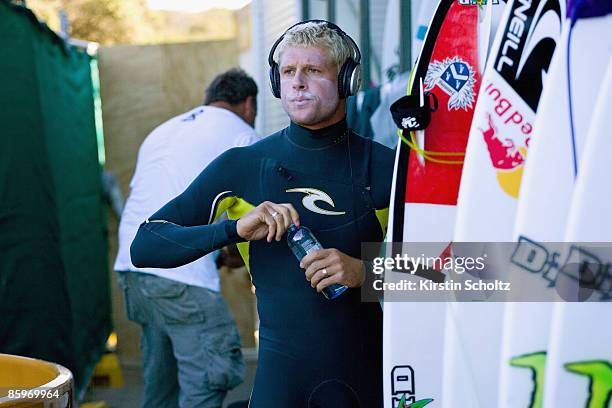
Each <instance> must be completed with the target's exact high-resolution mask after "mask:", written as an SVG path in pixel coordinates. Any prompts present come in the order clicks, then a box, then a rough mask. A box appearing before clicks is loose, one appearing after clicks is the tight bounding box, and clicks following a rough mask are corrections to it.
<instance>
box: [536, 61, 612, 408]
mask: <svg viewBox="0 0 612 408" xmlns="http://www.w3.org/2000/svg"><path fill="white" fill-rule="evenodd" d="M595 106H596V110H595V112H594V113H593V118H592V120H591V126H590V130H589V134H588V136H587V142H586V145H585V147H584V152H583V159H582V160H581V164H580V167H579V169H578V177H577V179H576V185H575V188H574V194H573V198H572V204H571V208H570V212H569V217H568V225H567V231H566V237H565V238H566V242H567V243H568V245H567V247H566V250H565V253H566V255H565V258H566V259H567V262H566V264H567V263H570V264H572V263H574V262H575V263H576V266H577V264H578V263H584V262H588V263H589V270H590V271H591V272H592V274H591V275H589V276H586V277H583V280H584V282H587V280H588V282H592V286H593V290H592V292H591V291H588V292H585V293H584V297H585V299H586V298H587V296H588V297H589V299H588V300H591V302H588V303H560V302H559V303H556V304H555V306H554V313H553V319H552V328H551V336H550V343H549V349H548V358H547V366H546V374H545V385H544V407H545V408H556V407H559V406H576V407H578V406H580V407H587V408H608V407H609V404H610V403H611V401H610V398H611V393H612V324H610V322H611V319H612V301H611V300H612V299H611V298H610V297H609V296H612V275H610V270H609V269H610V267H612V217H610V210H611V209H612V204H611V203H612V183H610V180H609V176H610V174H612V162H611V161H610V155H611V154H612V138H611V137H610V136H611V135H612V121H610V118H609V115H610V112H612V54H610V59H609V62H608V64H607V73H606V77H605V79H604V81H603V83H602V84H601V91H600V93H599V97H598V98H597V102H596V104H595ZM577 270H579V269H578V268H577V267H574V268H568V267H567V266H566V268H565V269H564V272H562V273H561V274H563V275H565V277H566V279H570V280H569V281H568V282H571V283H572V284H573V283H574V282H576V280H574V279H575V278H578V279H580V276H576V275H574V273H575V272H576V271H577ZM573 278H574V279H573ZM591 278H592V279H591ZM572 289H574V288H572ZM602 298H603V299H602Z"/></svg>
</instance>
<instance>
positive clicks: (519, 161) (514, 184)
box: [481, 114, 527, 198]
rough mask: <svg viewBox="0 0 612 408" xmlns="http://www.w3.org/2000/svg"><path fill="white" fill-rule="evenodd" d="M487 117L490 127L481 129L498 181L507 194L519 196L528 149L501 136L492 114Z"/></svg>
mask: <svg viewBox="0 0 612 408" xmlns="http://www.w3.org/2000/svg"><path fill="white" fill-rule="evenodd" d="M487 118H488V125H489V127H488V128H487V129H485V130H482V129H481V131H482V136H483V137H484V141H485V143H486V144H487V149H488V150H489V156H491V163H492V164H493V167H494V168H495V170H496V175H497V181H498V182H499V185H500V187H501V188H502V190H504V192H505V193H506V194H508V195H510V196H512V197H514V198H518V193H519V188H520V185H521V178H522V177H523V164H524V163H525V156H526V154H527V149H526V147H521V148H519V147H517V146H516V143H515V142H514V141H513V140H512V139H510V138H501V137H500V136H499V135H498V131H497V127H496V126H495V124H494V123H493V119H492V118H491V115H490V114H487Z"/></svg>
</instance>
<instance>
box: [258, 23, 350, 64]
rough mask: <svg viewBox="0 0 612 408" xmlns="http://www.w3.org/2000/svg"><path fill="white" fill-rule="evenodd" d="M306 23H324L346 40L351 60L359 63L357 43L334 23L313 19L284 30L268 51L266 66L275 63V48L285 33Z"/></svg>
mask: <svg viewBox="0 0 612 408" xmlns="http://www.w3.org/2000/svg"><path fill="white" fill-rule="evenodd" d="M307 23H324V24H325V25H326V26H327V27H328V28H329V29H331V30H333V31H335V32H336V33H338V34H339V35H340V37H343V38H345V39H347V40H348V41H349V43H350V44H351V48H353V60H354V61H355V62H356V63H357V64H359V63H361V51H359V47H358V46H357V43H356V42H355V40H353V38H352V37H351V36H350V35H348V34H347V33H345V32H344V31H343V30H342V29H341V28H340V27H338V26H337V25H336V24H334V23H332V22H330V21H327V20H317V19H315V20H305V21H300V22H298V23H295V24H294V25H292V26H291V27H289V28H288V29H286V30H285V32H284V33H283V35H281V36H280V37H278V39H277V40H276V41H274V44H272V48H271V49H270V54H269V55H268V65H270V66H272V65H273V64H275V63H276V62H275V61H274V53H275V52H276V48H277V47H278V45H279V44H280V43H281V41H283V38H285V35H287V33H288V32H289V31H290V30H291V29H292V28H294V27H297V26H299V25H302V24H307Z"/></svg>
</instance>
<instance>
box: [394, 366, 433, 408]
mask: <svg viewBox="0 0 612 408" xmlns="http://www.w3.org/2000/svg"><path fill="white" fill-rule="evenodd" d="M391 394H392V396H391V406H392V407H393V408H421V407H424V406H425V405H427V404H429V403H430V402H432V401H433V399H431V398H425V399H420V400H418V401H416V397H415V392H414V370H413V369H412V367H410V366H409V365H405V366H395V367H393V369H392V370H391Z"/></svg>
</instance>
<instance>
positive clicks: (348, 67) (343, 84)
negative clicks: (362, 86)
mask: <svg viewBox="0 0 612 408" xmlns="http://www.w3.org/2000/svg"><path fill="white" fill-rule="evenodd" d="M359 69H360V67H359V64H358V63H356V62H355V61H354V60H353V59H352V58H349V59H348V60H346V62H345V63H344V64H343V65H342V68H340V72H339V73H338V95H340V98H341V99H344V98H346V97H349V96H351V95H355V94H356V93H357V91H358V90H359V83H360V80H361V76H360V72H359V71H358V70H359ZM355 75H356V76H357V77H355Z"/></svg>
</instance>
